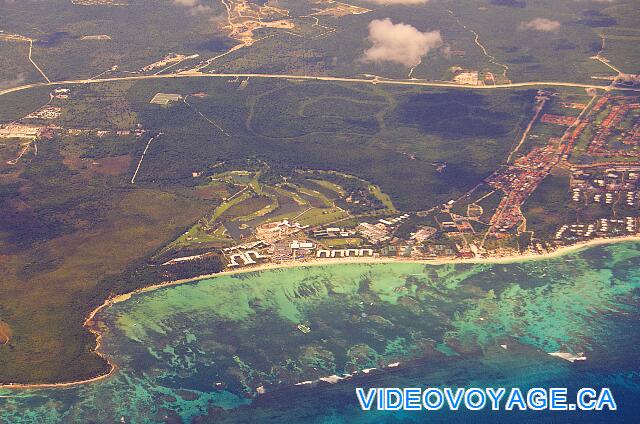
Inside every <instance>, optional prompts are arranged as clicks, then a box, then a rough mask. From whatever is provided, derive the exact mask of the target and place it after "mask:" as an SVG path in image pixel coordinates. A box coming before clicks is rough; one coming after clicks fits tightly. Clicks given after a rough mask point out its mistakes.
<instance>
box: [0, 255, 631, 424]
mask: <svg viewBox="0 0 640 424" xmlns="http://www.w3.org/2000/svg"><path fill="white" fill-rule="evenodd" d="M639 289H640V245H638V244H634V243H625V244H615V245H608V246H598V247H593V248H590V249H587V250H583V251H580V252H574V253H571V254H569V255H566V256H563V257H557V258H553V259H546V260H536V261H527V262H521V263H512V264H495V265H491V264H481V265H471V264H464V265H438V266H435V265H422V264H408V263H406V264H405V263H403V264H378V265H371V264H350V265H335V266H324V267H307V268H286V269H277V270H269V271H262V272H252V273H246V274H237V275H225V276H220V277H216V278H213V279H209V280H202V281H199V282H196V283H191V284H185V285H181V286H174V287H168V288H164V289H160V290H157V291H154V292H149V293H145V294H142V295H139V296H136V297H133V298H132V299H130V300H128V301H126V302H123V303H119V304H116V305H115V306H113V307H110V308H108V309H106V310H103V311H101V312H100V314H99V316H98V318H99V319H100V320H101V321H103V322H104V323H105V326H106V327H105V328H107V331H106V333H105V336H104V343H103V350H104V352H106V353H107V354H108V355H109V357H110V358H111V359H112V360H113V361H114V362H115V363H116V364H118V366H119V370H118V372H117V373H116V374H115V375H114V376H113V377H111V378H109V379H107V380H103V381H99V382H96V383H92V384H87V385H83V386H77V387H71V388H64V389H63V388H61V389H43V390H22V391H8V390H2V389H0V396H8V397H0V422H1V423H4V422H7V423H21V422H37V423H47V422H51V423H58V422H99V423H102V422H105V423H106V422H120V421H122V422H192V421H195V422H300V421H306V422H381V421H389V422H395V421H397V422H400V421H402V422H407V421H408V422H414V421H416V422H419V421H426V420H428V421H430V422H439V421H441V422H452V421H467V420H469V419H475V420H479V421H487V422H494V421H496V418H497V417H496V416H493V415H490V413H489V412H481V413H478V412H475V413H472V412H456V413H450V412H449V413H447V412H438V413H432V412H430V413H426V412H416V413H393V414H392V413H375V412H370V413H362V412H360V411H359V409H358V408H357V401H356V398H355V395H354V387H356V386H361V387H369V386H395V387H409V386H417V387H428V386H436V385H437V386H442V385H449V386H456V387H457V386H466V387H469V386H471V385H474V386H479V387H487V386H493V387H496V386H506V387H523V388H527V387H531V386H542V387H554V386H560V387H569V388H570V393H572V389H571V388H577V387H582V386H590V387H603V386H609V387H611V388H612V390H613V393H614V395H615V396H616V400H617V401H618V406H619V408H620V410H619V411H618V412H616V413H592V412H591V413H577V412H572V413H555V414H553V415H552V414H551V413H548V412H547V413H515V412H509V413H506V412H503V413H501V416H500V417H499V419H500V421H501V422H510V421H517V422H527V421H531V422H540V421H541V420H546V421H549V420H554V421H555V422H578V421H579V422H602V420H603V419H605V418H606V419H608V420H612V421H616V422H637V415H638V414H637V413H635V411H634V409H635V408H636V405H639V404H640V374H639V371H640V361H639V360H638V355H639V354H640V348H639V346H640V343H639V342H640V328H639V326H638V323H639V320H638V319H639V317H640V313H639V309H638V306H639V303H640V297H639V296H640V291H639ZM308 330H310V331H308ZM505 346H506V348H505ZM556 351H562V352H570V353H573V354H579V353H584V355H585V356H587V360H586V361H581V362H578V361H576V362H574V363H570V362H568V361H565V360H563V359H559V358H556V357H553V356H550V355H549V354H548V353H550V352H556ZM396 363H400V366H397V367H395V366H393V367H391V368H390V367H388V366H389V365H390V364H392V365H395V364H396ZM371 368H375V369H376V370H373V371H370V372H369V373H368V374H364V373H362V372H361V371H362V370H365V369H371ZM354 372H356V373H355V375H354ZM344 374H352V375H354V376H353V377H351V378H350V379H347V380H343V381H341V382H339V383H338V384H329V383H325V382H319V383H312V384H304V385H296V384H297V383H302V382H309V381H317V380H318V379H319V378H322V377H327V376H331V375H337V376H343V375H344ZM259 393H261V394H259ZM605 415H606V417H605Z"/></svg>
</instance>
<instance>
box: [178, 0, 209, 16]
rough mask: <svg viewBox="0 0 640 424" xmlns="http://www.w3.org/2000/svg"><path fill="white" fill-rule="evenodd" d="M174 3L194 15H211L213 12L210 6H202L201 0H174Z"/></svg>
mask: <svg viewBox="0 0 640 424" xmlns="http://www.w3.org/2000/svg"><path fill="white" fill-rule="evenodd" d="M173 3H174V4H176V5H178V6H182V7H185V8H187V10H188V11H189V13H190V14H192V15H199V14H202V13H211V12H212V11H213V9H212V8H211V7H210V6H207V5H205V4H202V2H201V0H173Z"/></svg>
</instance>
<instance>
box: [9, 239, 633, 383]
mask: <svg viewBox="0 0 640 424" xmlns="http://www.w3.org/2000/svg"><path fill="white" fill-rule="evenodd" d="M625 242H640V234H638V235H633V236H622V237H610V238H599V239H593V240H587V241H583V242H578V243H575V244H572V245H569V246H562V247H560V248H557V249H555V250H553V251H551V252H548V253H542V254H538V253H529V254H526V255H517V256H502V257H486V258H472V259H461V258H451V259H411V258H398V257H384V258H380V257H352V258H324V259H312V260H308V261H291V262H285V263H265V264H260V265H256V266H252V267H243V268H239V269H234V270H227V271H221V272H218V273H215V274H204V275H198V276H196V277H191V278H185V279H181V280H173V281H164V282H160V283H157V284H152V285H149V286H146V287H141V288H139V289H136V290H133V291H131V292H128V293H124V294H121V295H117V296H113V297H109V298H107V299H106V300H105V301H104V302H103V303H102V304H101V305H99V306H98V307H96V308H94V309H93V310H92V311H90V312H89V315H88V316H87V318H86V319H85V321H84V323H83V326H84V327H85V328H86V329H87V330H89V332H90V333H91V334H93V335H95V337H96V345H95V347H94V349H93V352H94V353H95V354H96V355H98V356H99V357H101V358H102V359H104V360H105V361H106V362H107V364H108V366H109V371H108V372H106V373H103V374H99V375H97V376H94V377H91V378H87V379H84V380H76V381H67V382H58V383H32V384H26V383H8V384H0V389H7V390H29V389H52V388H66V387H74V386H78V385H82V384H88V383H93V382H96V381H100V380H104V379H107V378H109V377H111V376H112V375H113V374H114V373H115V372H116V371H117V369H118V366H117V364H115V363H114V362H112V361H111V360H110V358H109V357H108V356H107V355H106V354H105V353H103V352H101V351H100V347H101V339H102V336H103V332H102V331H100V330H99V329H98V328H97V327H96V325H95V324H96V321H94V319H95V316H96V315H97V314H98V313H99V312H100V311H102V310H103V309H106V308H108V307H111V306H113V305H115V304H118V303H121V302H124V301H127V300H129V299H131V298H132V297H133V296H137V295H139V294H143V293H149V292H153V291H156V290H159V289H163V288H166V287H172V286H177V285H182V284H187V283H193V282H197V281H202V280H208V279H212V278H215V277H221V276H225V275H237V274H245V273H248V272H260V271H268V270H274V269H287V268H299V267H316V266H332V265H346V264H385V263H386V264H388V263H394V264H398V263H413V264H425V265H448V264H470V265H473V264H476V265H477V264H508V263H515V262H528V261H542V260H547V259H552V258H557V257H561V256H564V255H568V254H570V253H573V252H576V251H579V250H583V249H588V248H590V247H594V246H602V245H609V244H618V243H625Z"/></svg>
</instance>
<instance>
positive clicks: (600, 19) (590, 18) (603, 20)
mask: <svg viewBox="0 0 640 424" xmlns="http://www.w3.org/2000/svg"><path fill="white" fill-rule="evenodd" d="M578 22H579V23H581V24H583V25H587V26H590V27H592V28H606V27H612V26H614V25H616V24H617V23H618V20H617V19H616V18H614V17H613V16H609V15H607V14H605V13H602V12H600V11H597V10H586V11H584V12H582V19H580V20H579V21H578Z"/></svg>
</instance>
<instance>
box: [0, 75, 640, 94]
mask: <svg viewBox="0 0 640 424" xmlns="http://www.w3.org/2000/svg"><path fill="white" fill-rule="evenodd" d="M236 77H239V78H268V79H286V80H303V81H333V82H344V83H358V84H382V85H400V86H402V85H408V86H417V87H441V88H460V89H467V90H496V89H504V88H523V87H543V86H544V87H572V88H592V89H596V90H606V91H610V90H612V89H615V90H622V91H640V88H612V87H611V86H602V85H594V84H580V83H573V82H559V81H530V82H516V83H510V84H497V85H466V84H454V83H447V82H429V81H423V80H413V79H411V80H395V79H384V78H349V77H329V76H309V75H280V74H209V73H200V72H182V73H177V74H160V75H133V76H122V77H112V78H96V79H77V80H63V81H51V82H40V83H33V84H25V85H21V86H19V87H13V88H9V89H6V90H2V91H0V96H2V95H4V94H9V93H15V92H18V91H23V90H27V89H29V88H36V87H45V86H64V85H75V84H100V83H105V82H115V81H137V80H148V79H167V78H236Z"/></svg>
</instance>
